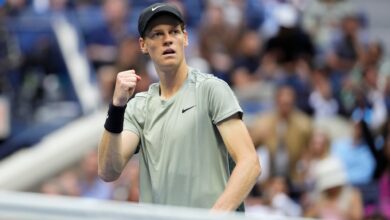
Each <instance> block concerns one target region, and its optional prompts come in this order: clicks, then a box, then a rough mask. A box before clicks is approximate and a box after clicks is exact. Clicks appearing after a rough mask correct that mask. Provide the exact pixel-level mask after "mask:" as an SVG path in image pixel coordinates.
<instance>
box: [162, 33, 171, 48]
mask: <svg viewBox="0 0 390 220" xmlns="http://www.w3.org/2000/svg"><path fill="white" fill-rule="evenodd" d="M163 42H164V46H167V45H171V44H172V43H173V40H172V36H171V35H170V34H169V33H166V34H164V39H163Z"/></svg>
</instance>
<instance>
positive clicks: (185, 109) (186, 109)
mask: <svg viewBox="0 0 390 220" xmlns="http://www.w3.org/2000/svg"><path fill="white" fill-rule="evenodd" d="M195 106H196V105H193V106H191V107H188V108H183V109H182V110H181V113H184V112H186V111H188V110H190V109H192V108H193V107H195Z"/></svg>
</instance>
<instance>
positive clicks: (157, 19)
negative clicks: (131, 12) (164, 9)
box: [146, 14, 180, 31]
mask: <svg viewBox="0 0 390 220" xmlns="http://www.w3.org/2000/svg"><path fill="white" fill-rule="evenodd" d="M159 25H170V26H177V25H180V21H179V20H178V19H177V18H176V17H175V16H173V15H170V14H159V15H156V16H154V17H153V18H152V19H151V20H150V22H149V23H148V26H147V28H146V30H147V31H148V30H149V31H150V30H153V29H154V28H156V27H158V26H159Z"/></svg>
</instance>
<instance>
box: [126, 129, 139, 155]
mask: <svg viewBox="0 0 390 220" xmlns="http://www.w3.org/2000/svg"><path fill="white" fill-rule="evenodd" d="M139 141H140V138H139V137H138V135H137V134H135V133H134V132H132V131H128V130H124V131H123V132H122V148H121V155H122V158H123V159H124V160H125V161H128V160H129V159H130V158H131V156H133V154H134V153H135V151H136V150H137V147H138V145H139Z"/></svg>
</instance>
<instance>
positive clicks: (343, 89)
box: [0, 0, 390, 219]
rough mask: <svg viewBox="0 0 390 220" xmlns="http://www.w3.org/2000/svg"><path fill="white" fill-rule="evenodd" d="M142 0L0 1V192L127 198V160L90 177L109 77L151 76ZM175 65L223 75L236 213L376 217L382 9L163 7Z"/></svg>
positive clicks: (385, 120) (388, 159) (384, 96)
mask: <svg viewBox="0 0 390 220" xmlns="http://www.w3.org/2000/svg"><path fill="white" fill-rule="evenodd" d="M155 2H160V1H155V0H106V1H104V0H79V1H76V0H0V189H3V190H14V191H24V192H37V193H42V194H50V195H65V196H72V197H82V198H97V199H102V200H118V201H129V202H137V201H138V163H137V156H136V157H134V158H133V159H132V160H131V161H130V162H129V165H128V166H127V167H126V169H125V171H124V172H123V174H122V176H121V177H120V179H118V180H117V181H115V182H113V183H104V182H102V181H101V180H100V179H99V178H98V176H97V152H96V149H97V143H98V141H99V139H100V135H101V132H102V131H103V124H104V118H105V113H106V110H107V106H108V103H110V101H111V98H112V93H113V88H114V82H115V77H116V74H117V73H118V72H120V71H124V70H128V69H135V70H136V72H137V73H138V74H139V75H140V76H141V77H142V81H140V82H139V83H138V85H137V92H139V91H145V90H147V88H148V86H149V85H150V83H154V82H156V81H157V80H158V78H157V75H156V72H155V70H154V67H153V64H152V63H151V61H150V60H149V58H148V57H147V56H145V55H142V54H141V52H140V49H139V45H138V37H139V36H138V32H137V19H138V15H139V14H140V12H141V10H142V9H143V8H144V7H146V6H148V5H150V4H152V3H155ZM167 2H170V3H172V4H174V5H176V6H177V7H178V8H179V9H180V10H181V11H182V12H183V14H184V16H185V19H186V24H187V26H186V30H187V32H188V34H189V41H190V45H189V46H188V48H187V49H186V55H187V61H188V64H189V65H190V66H192V67H195V68H198V69H200V70H201V71H203V72H207V73H211V74H214V75H215V76H217V77H219V78H221V79H223V80H225V81H226V82H227V83H228V84H229V85H230V86H231V88H232V89H233V90H234V92H235V94H236V96H237V98H238V99H239V101H240V104H241V106H242V108H243V109H244V122H245V123H246V125H247V126H248V129H249V131H250V134H251V136H252V139H253V141H254V143H255V146H256V149H257V152H258V155H259V157H260V158H261V159H260V160H261V165H262V167H263V173H262V175H261V177H260V178H259V179H258V182H257V184H256V186H255V187H254V188H253V190H252V192H251V193H250V195H249V197H248V198H247V200H246V202H245V205H246V209H247V215H251V216H255V217H256V216H261V215H262V214H264V213H266V214H273V215H280V216H293V217H302V216H304V217H322V218H324V219H390V136H389V135H390V120H389V111H390V57H389V53H388V52H387V51H388V50H389V49H390V22H389V21H390V15H389V13H388V9H389V8H390V1H389V0H373V1H365V0H199V1H197V0H196V1H194V0H193V1H191V0H181V1H180V0H170V1H167Z"/></svg>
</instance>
